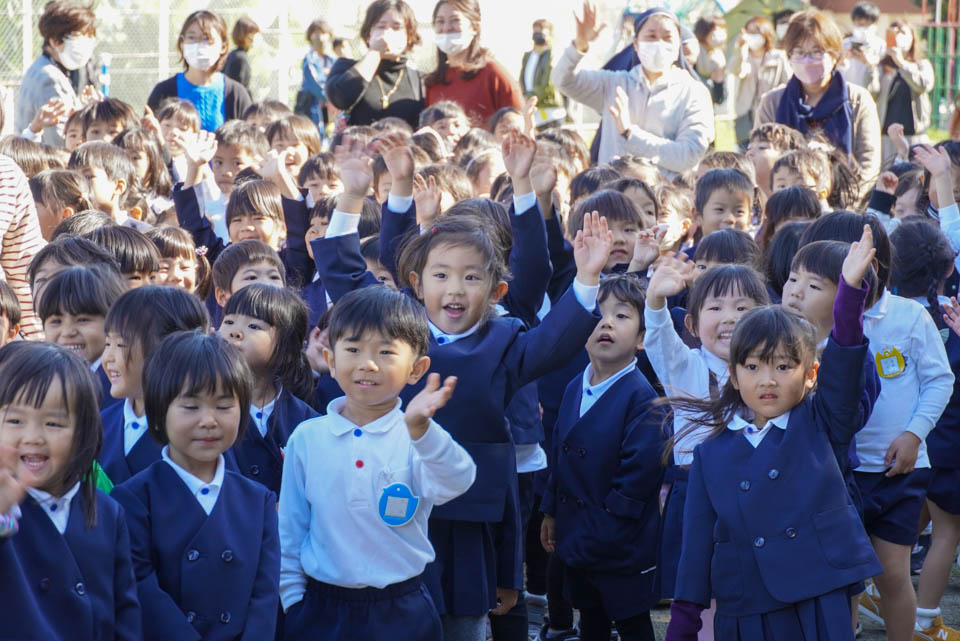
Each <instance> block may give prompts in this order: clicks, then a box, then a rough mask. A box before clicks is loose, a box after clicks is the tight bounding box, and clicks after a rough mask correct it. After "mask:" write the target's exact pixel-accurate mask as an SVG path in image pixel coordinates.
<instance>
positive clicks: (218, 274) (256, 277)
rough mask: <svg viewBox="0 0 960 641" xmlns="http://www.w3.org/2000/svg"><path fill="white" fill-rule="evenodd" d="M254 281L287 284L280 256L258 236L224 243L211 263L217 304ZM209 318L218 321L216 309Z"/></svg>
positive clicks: (275, 285) (225, 301) (225, 302)
mask: <svg viewBox="0 0 960 641" xmlns="http://www.w3.org/2000/svg"><path fill="white" fill-rule="evenodd" d="M254 283H262V284H264V285H273V286H274V287H286V286H287V281H286V279H285V278H284V269H283V261H282V260H280V256H279V255H278V254H277V252H276V251H274V250H273V249H272V248H271V247H270V246H268V245H266V244H264V243H262V242H260V241H259V240H243V241H240V242H238V243H232V244H230V245H228V246H227V247H226V248H225V249H224V250H223V251H222V252H220V256H218V257H217V260H216V262H215V263H214V264H213V293H214V296H213V298H214V299H215V301H216V303H217V305H219V306H220V307H223V306H224V305H226V304H227V301H228V300H230V297H231V296H232V295H234V294H235V293H237V292H238V291H240V290H241V289H243V288H244V287H246V286H247V285H252V284H254ZM208 307H209V305H208ZM213 320H214V324H215V325H219V324H220V318H219V310H218V314H217V315H216V317H215V318H214V319H213Z"/></svg>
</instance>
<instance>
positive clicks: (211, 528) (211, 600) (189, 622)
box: [113, 288, 280, 641]
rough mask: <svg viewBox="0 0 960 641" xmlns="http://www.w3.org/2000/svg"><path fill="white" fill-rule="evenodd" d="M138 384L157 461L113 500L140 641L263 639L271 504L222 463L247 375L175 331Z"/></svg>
mask: <svg viewBox="0 0 960 641" xmlns="http://www.w3.org/2000/svg"><path fill="white" fill-rule="evenodd" d="M166 290H167V291H176V290H173V289H169V288H166ZM143 378H144V385H143V388H144V390H145V392H146V396H145V398H144V404H145V408H146V413H147V414H146V418H147V423H148V424H149V425H150V434H151V436H152V438H154V439H155V441H156V443H158V444H160V446H162V447H163V450H162V457H163V458H162V460H160V459H159V457H158V460H156V462H154V463H153V464H152V465H151V466H150V467H148V468H147V469H145V470H144V471H143V472H141V473H139V474H137V475H136V476H135V477H133V478H132V479H130V480H129V481H127V482H126V483H124V484H123V485H120V486H118V487H116V488H114V490H113V496H114V498H116V499H117V501H118V502H119V503H120V504H121V505H123V507H124V510H125V511H126V516H127V523H128V524H129V526H130V532H131V539H132V541H133V544H132V546H131V547H132V550H133V563H134V571H135V573H136V577H137V592H138V593H139V595H140V602H141V603H142V604H143V608H144V617H143V619H144V626H143V630H142V634H143V638H144V639H149V640H151V641H152V640H158V641H159V640H161V639H163V640H167V639H201V638H202V639H210V640H214V639H224V640H226V639H272V638H274V635H275V634H276V624H277V599H278V597H279V593H278V590H277V581H278V577H279V574H280V546H279V542H278V539H277V507H276V505H277V504H276V500H277V499H276V496H275V495H274V494H273V492H271V491H269V490H267V489H266V488H264V487H263V486H261V485H259V484H257V483H253V482H251V481H248V480H247V479H245V478H243V477H242V476H240V475H239V474H237V473H235V472H233V471H230V470H227V469H225V468H226V465H225V462H224V456H223V453H224V452H226V451H227V449H229V448H230V446H231V445H233V443H234V442H235V441H236V440H237V439H238V438H241V437H242V436H243V432H244V430H245V429H246V427H247V416H246V408H247V407H248V405H249V403H250V371H249V370H248V369H247V366H246V365H245V364H244V362H243V359H242V358H241V357H240V355H239V354H238V353H237V351H236V350H234V349H233V348H231V347H230V345H228V344H227V343H226V341H224V340H223V339H221V338H219V337H217V336H209V335H206V334H205V333H201V332H177V333H175V334H173V335H171V336H169V337H167V339H166V340H164V341H163V342H162V343H160V345H159V347H158V348H157V349H156V351H155V352H154V354H153V355H152V357H151V358H149V359H148V360H147V362H146V364H145V366H144V372H143Z"/></svg>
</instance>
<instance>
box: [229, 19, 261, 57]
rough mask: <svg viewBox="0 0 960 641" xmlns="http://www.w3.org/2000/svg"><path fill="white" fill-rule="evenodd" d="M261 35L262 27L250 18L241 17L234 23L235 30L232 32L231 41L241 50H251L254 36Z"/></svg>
mask: <svg viewBox="0 0 960 641" xmlns="http://www.w3.org/2000/svg"><path fill="white" fill-rule="evenodd" d="M258 33H260V25H258V24H257V23H256V22H254V21H253V20H251V19H250V18H248V17H247V16H240V17H239V18H237V21H236V22H234V23H233V30H232V31H231V32H230V39H231V40H233V44H235V45H237V46H238V47H240V48H241V49H249V48H250V45H251V44H252V41H253V36H254V35H256V34H258Z"/></svg>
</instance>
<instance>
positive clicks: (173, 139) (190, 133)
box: [157, 98, 200, 184]
mask: <svg viewBox="0 0 960 641" xmlns="http://www.w3.org/2000/svg"><path fill="white" fill-rule="evenodd" d="M157 121H158V122H159V123H160V133H161V134H162V136H163V142H164V145H165V146H166V149H167V153H169V154H170V165H169V169H170V175H171V177H172V178H173V182H174V184H176V183H178V182H183V179H184V177H185V176H186V175H187V159H186V157H185V156H184V148H185V147H186V146H187V145H190V144H193V142H194V141H195V140H196V138H197V135H198V134H199V133H200V114H199V113H197V108H196V107H194V106H193V103H192V102H190V101H188V100H181V99H180V98H168V99H167V100H164V101H163V102H162V103H161V104H160V106H159V108H158V109H157Z"/></svg>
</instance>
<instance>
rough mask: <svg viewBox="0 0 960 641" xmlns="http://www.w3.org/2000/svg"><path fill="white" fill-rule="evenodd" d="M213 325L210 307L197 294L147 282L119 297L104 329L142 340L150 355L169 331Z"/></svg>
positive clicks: (143, 351)
mask: <svg viewBox="0 0 960 641" xmlns="http://www.w3.org/2000/svg"><path fill="white" fill-rule="evenodd" d="M209 326H210V319H209V316H208V315H207V310H206V308H205V307H204V306H203V303H201V302H200V300H199V299H198V298H197V297H196V296H193V295H192V294H188V293H187V292H185V291H182V290H180V289H177V288H176V287H161V286H159V285H146V286H144V287H138V288H136V289H131V290H130V291H128V292H126V293H125V294H124V295H123V296H121V297H120V298H118V299H117V302H116V303H114V305H113V307H111V308H110V311H109V312H108V313H107V319H106V322H105V324H104V329H105V330H106V332H107V333H108V334H109V333H111V332H113V333H116V334H119V335H120V336H121V337H122V338H123V340H124V341H127V342H130V343H135V344H138V345H139V346H140V350H141V354H143V356H144V357H146V356H148V355H149V354H150V353H151V352H152V351H153V350H154V349H155V348H156V346H157V344H158V343H160V341H161V340H162V339H163V337H164V336H167V335H168V334H172V333H173V332H178V331H186V330H193V329H200V330H203V331H206V330H207V329H208V328H209ZM131 346H132V345H131ZM128 347H129V346H128ZM128 354H129V352H128Z"/></svg>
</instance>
